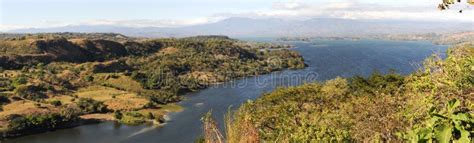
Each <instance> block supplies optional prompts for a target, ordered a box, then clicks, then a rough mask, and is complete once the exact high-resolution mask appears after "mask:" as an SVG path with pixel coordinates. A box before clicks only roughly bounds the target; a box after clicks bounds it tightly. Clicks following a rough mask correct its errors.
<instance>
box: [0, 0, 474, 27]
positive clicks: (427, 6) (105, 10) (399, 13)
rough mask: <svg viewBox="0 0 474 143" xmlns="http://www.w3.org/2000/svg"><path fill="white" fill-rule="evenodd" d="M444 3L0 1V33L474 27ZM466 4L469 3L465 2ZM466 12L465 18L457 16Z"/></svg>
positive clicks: (470, 12)
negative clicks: (346, 23) (282, 22)
mask: <svg viewBox="0 0 474 143" xmlns="http://www.w3.org/2000/svg"><path fill="white" fill-rule="evenodd" d="M441 1H442V0H0V31H7V30H13V29H19V28H46V27H58V26H67V25H115V26H129V27H179V26H188V25H196V24H205V23H211V22H216V21H219V20H222V19H225V18H229V17H249V18H282V19H309V18H318V17H324V18H344V19H381V20H386V19H397V20H398V19H400V20H422V21H447V20H449V21H462V22H473V23H474V6H468V5H467V4H457V5H455V6H454V7H452V8H451V9H450V10H448V11H439V10H438V9H437V5H438V4H439V3H440V2H441ZM463 1H465V0H463ZM460 9H463V10H464V12H463V13H458V12H457V11H458V10H460Z"/></svg>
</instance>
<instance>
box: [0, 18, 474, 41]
mask: <svg viewBox="0 0 474 143" xmlns="http://www.w3.org/2000/svg"><path fill="white" fill-rule="evenodd" d="M461 31H474V26H473V24H472V23H462V22H434V21H432V22H430V21H402V20H350V19H333V18H314V19H309V20H284V19H277V18H271V19H251V18H229V19H225V20H222V21H219V22H216V23H209V24H201V25H194V26H185V27H174V28H160V27H143V28H133V27H123V26H112V25H76V26H64V27H55V28H42V29H18V30H12V31H9V32H12V33H43V32H88V33H89V32H113V33H121V34H124V35H127V36H138V37H185V36H195V35H229V36H232V37H281V36H364V35H376V34H412V33H432V32H435V33H446V32H461Z"/></svg>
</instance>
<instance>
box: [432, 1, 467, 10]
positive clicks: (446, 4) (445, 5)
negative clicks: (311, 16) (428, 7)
mask: <svg viewBox="0 0 474 143" xmlns="http://www.w3.org/2000/svg"><path fill="white" fill-rule="evenodd" d="M455 3H462V2H461V0H443V3H440V4H439V5H438V9H439V10H447V9H449V7H450V6H451V5H453V4H455ZM466 3H468V4H470V5H474V0H466ZM462 11H463V10H462V9H461V10H459V13H462Z"/></svg>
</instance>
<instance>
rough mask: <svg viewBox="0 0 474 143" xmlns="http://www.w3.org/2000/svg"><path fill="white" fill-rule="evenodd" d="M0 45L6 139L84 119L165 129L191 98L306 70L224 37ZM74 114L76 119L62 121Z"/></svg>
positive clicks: (61, 37) (62, 38)
mask: <svg viewBox="0 0 474 143" xmlns="http://www.w3.org/2000/svg"><path fill="white" fill-rule="evenodd" d="M0 37H4V38H3V39H2V40H0V65H1V73H0V85H1V86H0V102H1V103H0V105H2V106H3V111H2V112H0V126H1V129H2V131H3V132H6V135H7V136H15V135H18V134H22V133H32V132H35V131H44V130H48V129H54V128H61V127H65V126H69V125H70V124H73V123H76V121H78V119H79V118H81V119H82V118H84V119H100V120H119V121H120V122H122V123H127V124H138V123H143V122H145V121H153V120H155V121H156V122H158V123H161V122H163V117H162V116H163V114H165V113H166V112H168V110H167V109H163V110H162V109H161V108H165V107H166V104H169V103H172V102H177V101H179V100H180V99H181V97H180V95H182V94H184V93H185V92H189V91H195V90H198V89H201V88H205V87H207V86H208V85H210V84H214V83H218V82H224V81H228V80H231V79H235V78H240V77H245V76H253V75H258V74H265V73H269V72H272V71H276V70H283V69H297V68H304V66H305V64H304V62H303V59H302V57H301V56H300V55H299V54H298V53H296V52H293V51H289V50H287V49H276V50H275V47H273V46H274V45H273V44H257V45H254V44H255V43H246V42H243V41H238V40H234V39H230V38H228V37H226V36H198V37H189V38H181V39H175V38H168V39H137V38H128V37H125V36H123V35H117V34H100V33H97V34H90V35H89V34H76V33H51V34H26V35H25V34H18V35H0ZM268 48H273V50H267V49H268ZM65 107H70V108H65ZM70 109H74V112H73V113H74V114H72V113H68V114H63V112H65V111H68V112H69V111H70V112H72V110H70Z"/></svg>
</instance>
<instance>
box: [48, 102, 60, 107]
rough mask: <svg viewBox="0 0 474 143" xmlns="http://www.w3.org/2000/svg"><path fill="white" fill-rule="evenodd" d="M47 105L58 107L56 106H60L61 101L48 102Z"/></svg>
mask: <svg viewBox="0 0 474 143" xmlns="http://www.w3.org/2000/svg"><path fill="white" fill-rule="evenodd" d="M49 103H50V104H51V105H53V106H55V107H58V106H61V105H62V103H61V101H59V100H53V101H50V102H49Z"/></svg>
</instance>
